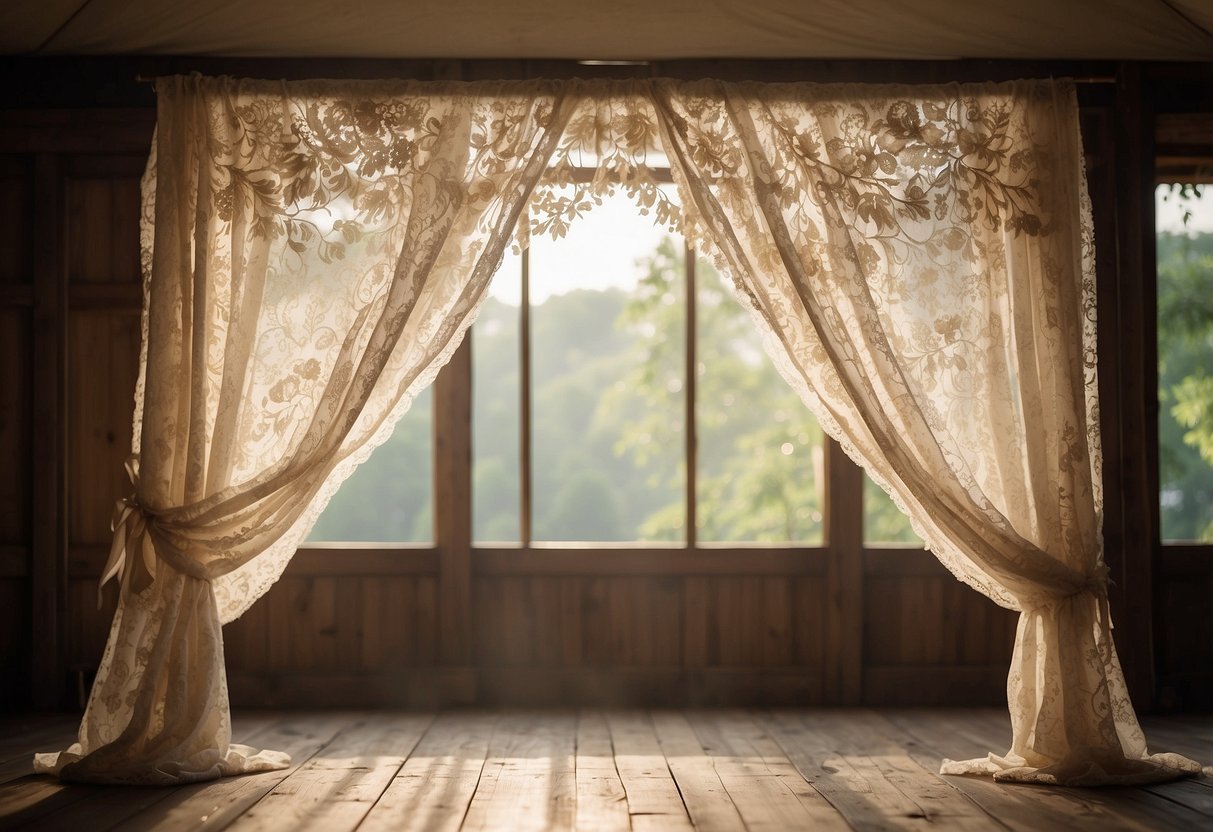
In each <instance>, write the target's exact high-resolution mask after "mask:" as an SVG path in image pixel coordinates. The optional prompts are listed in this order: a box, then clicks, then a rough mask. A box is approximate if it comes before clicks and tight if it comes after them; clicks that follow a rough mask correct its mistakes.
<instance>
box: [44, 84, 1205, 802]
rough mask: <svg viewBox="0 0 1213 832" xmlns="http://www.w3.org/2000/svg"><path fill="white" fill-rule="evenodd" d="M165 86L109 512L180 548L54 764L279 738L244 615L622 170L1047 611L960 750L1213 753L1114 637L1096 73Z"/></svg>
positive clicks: (1098, 765)
mask: <svg viewBox="0 0 1213 832" xmlns="http://www.w3.org/2000/svg"><path fill="white" fill-rule="evenodd" d="M158 93H159V98H160V118H159V124H158V128H157V139H156V147H155V149H154V153H153V156H152V160H151V162H150V163H149V169H148V176H147V177H146V180H145V191H144V208H145V222H144V225H143V231H144V258H145V259H144V266H145V298H146V302H145V312H144V328H145V330H144V331H145V338H144V346H143V356H142V359H141V361H142V367H141V374H140V382H139V388H138V390H137V405H136V424H135V438H134V449H135V451H136V453H137V454H138V455H139V463H140V474H139V477H138V478H137V482H136V488H135V497H134V498H133V500H132V504H133V505H134V506H136V507H137V513H138V515H139V521H140V523H141V524H140V525H138V526H131V527H129V528H120V529H119V530H118V534H119V535H120V536H121V539H123V540H125V541H127V542H128V545H131V546H132V548H138V546H139V545H141V543H142V542H141V541H139V540H135V539H134V538H138V537H140V536H141V535H143V534H146V535H148V536H150V539H151V541H152V543H153V544H154V548H155V553H156V556H157V559H158V560H159V561H160V565H159V568H158V569H156V573H157V574H155V575H153V578H152V580H151V582H150V585H145V583H146V579H145V578H141V579H140V580H139V582H138V583H134V582H133V580H132V578H133V575H134V571H133V570H130V569H125V568H124V567H125V558H126V557H127V554H126V553H125V552H124V550H123V547H122V546H116V547H115V551H114V555H113V557H114V562H113V564H112V566H113V567H114V571H115V572H117V573H118V574H121V575H122V579H123V582H124V591H123V595H122V601H121V604H120V607H119V613H118V615H117V616H116V618H115V622H114V626H113V629H112V631H111V636H110V642H109V645H108V647H107V651H106V654H105V658H104V660H103V662H102V666H101V668H100V672H99V675H98V679H97V683H96V685H95V686H94V690H93V694H92V697H91V699H90V704H89V710H88V712H87V713H86V715H85V720H84V723H83V725H82V726H81V733H80V742H79V744H78V746H77V747H73V749H71V750H70V751H69V752H66V753H64V754H63V755H60V757H59V758H55V757H53V756H49V757H45V758H40V759H39V761H38V765H39V768H40V770H44V771H59V772H60V773H61V774H62V775H63V776H73V777H77V778H79V779H109V780H111V781H121V782H169V781H171V782H183V781H186V780H190V779H202V778H205V777H212V776H219V775H220V774H228V773H234V772H238V771H245V770H257V767H258V766H260V767H263V768H264V767H266V766H276V765H283V764H285V762H284V761H283V760H282V759H280V758H276V757H274V756H273V755H272V754H271V753H270V752H265V753H263V754H261V755H257V754H255V753H252V752H251V750H248V749H236V747H234V746H230V745H229V739H230V732H229V731H228V728H227V697H226V685H225V681H224V672H223V662H222V638H221V631H220V622H226V621H230V620H232V619H234V618H236V617H238V616H239V615H240V614H241V613H243V612H244V610H246V609H247V608H248V606H249V605H250V604H252V602H253V601H254V600H256V598H258V597H259V596H260V595H261V594H263V593H264V592H265V591H266V590H267V589H268V588H269V586H270V585H271V584H272V583H273V582H274V581H275V580H276V579H277V578H278V576H279V575H280V574H281V572H282V570H283V568H284V567H285V565H286V563H287V562H288V561H289V559H290V557H291V555H292V554H293V552H294V550H295V548H296V547H297V546H298V545H299V543H300V542H301V541H302V540H303V539H304V537H305V536H306V534H307V532H308V530H309V529H310V527H311V525H312V524H313V523H314V521H315V519H316V517H317V516H318V515H319V514H320V512H321V511H322V510H323V509H324V507H325V505H326V504H327V503H328V501H329V499H330V498H331V497H332V495H333V494H334V493H335V492H336V490H337V488H338V486H339V485H340V484H341V482H342V481H343V480H344V479H345V478H346V477H347V476H348V475H349V474H350V473H351V472H352V470H353V469H354V468H355V467H356V466H357V465H358V464H359V463H360V462H361V461H363V460H364V459H366V458H367V456H369V454H370V452H371V451H372V450H373V448H374V447H375V446H377V445H378V444H380V443H381V442H383V441H384V440H386V438H387V437H388V435H389V434H390V432H391V430H392V427H393V425H394V424H395V422H396V421H397V420H398V419H399V418H400V416H401V415H402V414H403V413H404V412H405V410H406V409H407V408H408V406H409V403H410V402H411V401H412V399H413V397H414V396H415V395H416V393H417V392H418V391H419V390H421V389H422V388H423V387H424V386H425V385H427V384H428V383H430V381H432V380H433V378H434V377H435V375H436V374H437V372H438V370H439V369H440V368H441V367H442V365H443V364H444V363H445V362H446V361H447V360H448V359H449V357H450V355H451V354H452V353H453V352H454V350H455V349H456V347H457V346H458V344H459V342H460V340H461V339H462V337H463V333H464V332H465V331H466V329H467V327H468V326H470V324H471V323H472V321H473V320H474V319H475V316H476V313H477V310H478V308H479V304H480V302H481V300H482V299H483V297H484V295H485V288H486V286H487V284H488V281H489V279H490V277H491V275H492V273H493V271H494V270H495V268H496V266H497V265H498V263H499V262H500V259H501V257H502V254H503V252H504V249H505V246H507V245H509V244H510V240H511V238H514V237H515V236H516V237H517V242H518V244H520V245H525V244H526V240H527V239H528V237H529V236H530V235H532V234H552V235H555V236H560V235H561V234H563V233H564V231H565V230H566V229H567V227H568V224H569V223H570V222H573V221H575V220H576V218H577V217H578V216H580V215H582V214H584V213H585V212H586V211H588V210H591V209H592V208H593V206H594V205H595V204H596V203H597V202H598V201H600V199H601V197H602V195H603V194H605V193H606V192H608V191H610V190H612V189H614V188H623V189H624V190H625V191H626V192H627V193H628V194H629V195H630V196H631V197H632V198H633V199H634V200H635V201H636V202H637V204H638V205H639V206H640V208H641V210H642V211H644V212H646V213H649V214H651V215H652V216H653V217H654V219H655V221H657V222H659V223H662V224H665V225H667V226H670V227H673V228H680V229H681V230H683V231H684V232H685V233H687V234H688V235H689V236H691V237H693V238H696V239H699V240H701V241H703V242H704V243H706V245H707V247H708V249H709V250H710V252H711V253H712V255H713V256H714V257H715V259H716V261H717V264H718V266H719V267H720V268H721V269H722V271H723V272H724V273H725V274H728V275H730V276H731V278H732V281H733V284H734V286H735V288H736V290H737V292H738V293H739V295H740V297H741V299H742V300H743V302H744V303H745V304H746V305H747V306H748V307H749V308H750V309H751V310H752V312H753V317H754V320H755V323H756V325H757V326H758V327H759V329H760V330H761V331H762V332H763V333H764V337H765V341H766V345H767V349H768V352H769V353H770V354H771V356H772V358H773V359H774V360H775V361H776V363H777V365H778V366H779V368H780V370H781V372H782V373H783V374H784V376H785V377H786V378H787V380H788V381H789V383H790V384H792V386H793V387H794V388H795V389H796V390H797V391H798V392H799V393H800V395H801V397H802V398H803V399H804V401H805V402H806V404H807V405H808V406H809V407H810V408H811V409H812V410H813V411H814V412H815V414H816V415H817V417H818V420H819V421H820V423H821V424H822V426H823V428H824V429H825V430H827V431H828V432H829V433H830V434H831V435H832V436H834V437H835V438H836V439H837V440H838V441H839V442H840V443H842V445H843V447H844V448H845V449H846V451H847V452H848V453H849V454H850V455H851V456H852V457H854V458H855V459H856V460H857V461H858V462H860V464H862V465H864V467H866V468H867V469H868V470H869V472H870V473H871V474H872V476H873V478H874V479H875V480H876V481H877V482H878V483H879V484H880V485H881V486H882V487H884V488H885V489H886V490H887V491H888V492H889V493H890V494H891V495H892V496H893V498H894V500H895V501H896V502H897V504H898V505H899V506H900V507H901V508H902V509H903V510H904V511H906V512H907V513H908V514H909V515H910V516H911V518H912V519H913V521H914V524H915V528H916V529H917V530H918V532H919V534H920V535H921V536H922V537H923V538H924V540H926V541H927V543H928V545H929V546H930V548H931V549H932V550H933V551H934V552H935V553H936V554H937V555H938V556H939V558H940V559H941V560H942V561H943V562H944V564H945V565H947V567H948V568H949V569H950V570H952V572H954V573H955V574H956V575H957V576H958V577H959V578H960V579H962V580H964V581H966V582H967V583H969V584H970V585H972V586H974V587H976V588H977V589H979V590H980V591H982V592H984V593H985V594H987V595H989V596H990V597H991V598H993V599H994V600H996V601H998V602H999V603H1001V604H1003V605H1005V606H1008V607H1012V608H1016V609H1020V610H1022V618H1021V624H1020V630H1019V636H1018V639H1017V645H1016V652H1015V658H1014V661H1013V664H1012V668H1011V674H1010V680H1009V687H1008V691H1009V698H1010V707H1011V711H1012V721H1013V725H1014V728H1015V740H1014V745H1013V747H1012V749H1011V751H1010V752H1009V753H1008V754H1007V755H1005V756H1003V757H991V758H990V759H989V760H983V761H970V762H968V763H948V764H946V765H945V771H948V772H954V773H955V772H963V773H979V772H980V773H995V776H998V777H1004V778H1013V779H1026V780H1037V781H1047V782H1068V783H1093V782H1120V781H1129V782H1140V781H1144V780H1150V779H1165V778H1168V777H1172V776H1175V774H1176V773H1177V772H1184V771H1190V770H1192V767H1193V766H1195V764H1194V763H1191V761H1185V760H1183V759H1182V758H1173V757H1168V758H1162V757H1154V758H1149V757H1147V754H1146V747H1145V741H1144V738H1143V737H1142V735H1141V732H1140V729H1139V728H1138V727H1137V722H1136V718H1135V717H1134V715H1133V710H1132V706H1131V705H1130V703H1129V699H1128V695H1127V693H1126V691H1125V687H1124V682H1123V679H1122V678H1121V673H1120V668H1119V664H1118V662H1117V659H1116V654H1115V648H1114V646H1113V643H1112V640H1111V621H1110V618H1109V616H1108V614H1107V602H1106V590H1105V585H1104V584H1105V578H1104V570H1103V566H1102V561H1101V549H1102V546H1101V541H1100V536H1099V535H1100V517H1101V511H1102V496H1101V494H1100V491H1099V470H1100V460H1099V442H1098V440H1099V436H1098V414H1097V410H1096V408H1097V396H1096V390H1095V353H1094V344H1095V330H1094V327H1095V318H1094V308H1095V307H1094V268H1093V256H1092V245H1091V224H1090V218H1089V205H1088V204H1087V201H1086V199H1087V197H1086V186H1085V181H1084V180H1083V178H1082V177H1083V174H1082V154H1081V147H1080V143H1079V137H1078V129H1077V108H1076V105H1075V101H1074V93H1073V88H1072V86H1071V85H1069V84H1067V83H1064V82H1058V83H1054V82H1019V83H1014V84H1001V85H969V86H955V85H953V86H940V87H922V88H915V87H868V86H849V85H834V86H820V85H811V84H787V85H760V84H725V83H720V82H712V81H702V82H695V83H682V82H675V81H669V80H661V79H658V80H651V81H634V82H567V83H554V82H517V83H476V84H463V83H454V82H452V83H437V84H432V83H416V82H325V81H316V82H299V83H272V82H248V81H233V80H231V79H205V78H199V77H192V78H167V79H162V80H161V81H160V82H159V85H158ZM660 154H665V156H667V157H668V164H669V167H670V169H671V172H672V174H673V177H674V181H675V183H676V186H677V187H678V188H679V190H680V202H681V205H682V206H683V207H682V208H681V209H679V208H677V207H676V206H675V203H674V202H673V201H672V200H670V199H669V198H668V197H667V196H666V194H665V193H664V192H663V191H662V188H661V187H660V185H659V183H658V182H657V180H656V178H655V177H654V175H653V172H652V169H651V168H652V166H653V165H654V164H655V162H654V160H657V159H659V158H660ZM524 215H525V216H526V221H525V222H522V223H520V222H519V219H520V217H522V216H524ZM132 513H133V512H127V515H124V516H128V515H130V514H132ZM134 529H139V530H140V531H137V532H136V531H133V530H134ZM143 529H146V531H142V530H143ZM152 566H153V567H154V566H156V564H153V565H152ZM108 571H110V570H109V569H107V572H108ZM182 641H184V642H185V643H186V647H188V650H179V649H176V648H174V647H173V645H174V644H176V645H177V647H180V646H181V645H180V642H182ZM182 655H188V656H190V657H191V661H192V662H193V665H192V666H191V667H190V668H188V670H189V673H190V674H191V678H192V679H194V680H196V679H199V678H203V679H209V680H210V683H211V684H210V687H211V689H210V690H209V691H207V692H206V695H205V696H202V695H199V694H197V693H196V692H191V691H188V690H187V688H188V687H189V686H188V685H186V674H185V670H184V669H183V668H181V667H179V666H178V663H179V662H180V661H181V656H182ZM195 686H196V682H195ZM166 734H169V735H171V736H172V740H173V741H172V742H171V743H165V742H163V737H164V736H165V735H166ZM150 737H158V738H159V739H157V741H156V742H152V741H151V740H150V739H149V738H150ZM233 749H234V750H233ZM65 766H66V767H65ZM1135 778H1136V779H1135Z"/></svg>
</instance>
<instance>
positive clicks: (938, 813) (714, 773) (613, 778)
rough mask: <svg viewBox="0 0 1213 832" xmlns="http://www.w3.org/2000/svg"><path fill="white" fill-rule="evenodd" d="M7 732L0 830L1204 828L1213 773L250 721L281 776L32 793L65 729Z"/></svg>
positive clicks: (640, 732)
mask: <svg viewBox="0 0 1213 832" xmlns="http://www.w3.org/2000/svg"><path fill="white" fill-rule="evenodd" d="M0 724H2V723H0ZM8 724H11V725H13V726H14V733H13V734H12V735H6V736H2V737H0V776H3V774H2V773H3V772H5V771H9V770H10V769H11V770H12V771H13V772H14V776H13V777H12V779H10V780H9V781H8V782H0V829H10V828H29V829H38V830H52V832H53V831H54V830H69V832H78V831H79V830H81V829H88V830H90V832H92V830H109V829H120V830H150V829H156V830H167V832H176V831H177V830H194V829H201V830H231V832H236V830H241V831H242V832H249V830H253V831H255V832H268V831H269V830H285V829H291V830H296V829H298V830H319V832H329V830H334V832H342V830H347V831H349V832H352V831H353V830H358V832H382V831H383V830H427V832H428V830H449V832H457V831H458V830H462V829H466V830H504V829H509V830H528V829H544V830H547V829H552V830H572V829H585V830H593V832H598V830H607V831H608V832H623V830H638V832H654V831H655V830H688V829H692V828H694V829H708V830H747V832H765V830H785V829H787V830H792V829H814V830H818V829H820V830H825V831H826V832H829V830H844V829H855V830H861V831H862V832H867V830H897V831H898V832H904V830H927V829H929V830H931V832H936V831H937V830H938V832H970V830H994V832H1060V831H1061V830H1066V831H1067V832H1069V830H1093V832H1146V831H1147V830H1151V831H1153V830H1185V832H1186V830H1190V829H1213V777H1211V776H1210V774H1213V770H1208V769H1207V770H1206V774H1205V776H1203V777H1197V778H1191V779H1188V780H1183V781H1180V782H1176V783H1166V784H1161V785H1157V786H1150V787H1146V788H1107V789H1065V788H1051V787H1040V786H1022V785H1018V786H1017V785H1009V784H1000V783H995V782H994V781H992V780H990V779H987V778H979V777H942V776H940V775H939V774H938V773H937V772H938V770H939V764H940V760H941V758H942V757H944V756H950V757H953V758H967V757H979V756H983V755H984V754H986V753H987V752H990V751H994V752H996V753H1002V752H1003V751H1005V750H1006V746H1007V744H1008V742H1009V738H1010V726H1009V724H1008V721H1007V716H1006V713H1005V712H1004V711H1000V710H995V709H947V710H943V709H935V710H881V711H878V710H872V709H852V710H830V709H816V710H807V709H782V710H774V711H755V710H749V711H747V710H667V711H653V712H644V711H607V712H603V711H597V710H586V711H582V712H581V713H579V714H575V713H573V712H569V711H470V712H448V713H443V714H440V715H438V716H436V717H434V716H431V715H428V714H423V713H407V712H387V711H383V712H373V713H367V712H347V713H333V712H289V713H262V714H251V715H245V716H239V717H238V718H237V720H236V723H235V726H234V731H233V736H234V738H235V740H236V741H237V742H244V743H246V744H249V745H253V746H258V747H263V748H275V749H280V750H283V751H287V752H288V753H290V754H292V756H293V766H292V767H291V768H290V769H287V770H285V771H279V772H267V773H264V774H258V775H250V776H247V777H235V778H227V779H224V780H219V781H216V782H212V783H202V784H195V785H190V786H181V787H175V788H129V787H99V786H73V785H63V784H60V783H59V782H58V781H56V780H54V779H53V778H49V777H36V776H33V775H32V774H29V773H28V771H29V769H28V768H21V766H26V767H28V765H29V759H30V757H31V755H32V753H33V752H34V751H35V750H45V749H47V748H53V747H62V744H63V742H64V741H65V740H68V739H70V737H71V733H72V732H73V731H74V727H75V719H74V718H51V719H45V718H39V719H32V720H28V721H18V722H10V723H8ZM1147 735H1148V736H1150V737H1151V741H1152V743H1153V744H1154V745H1155V746H1156V747H1157V748H1158V749H1163V750H1174V751H1177V752H1179V753H1182V754H1186V755H1187V756H1190V757H1193V758H1195V759H1198V760H1200V761H1201V762H1204V763H1208V762H1210V761H1213V723H1211V722H1210V721H1209V720H1208V719H1207V718H1202V717H1169V718H1155V719H1153V720H1151V721H1150V722H1148V723H1147ZM6 766H9V768H6Z"/></svg>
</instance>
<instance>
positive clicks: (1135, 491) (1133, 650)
mask: <svg viewBox="0 0 1213 832" xmlns="http://www.w3.org/2000/svg"><path fill="white" fill-rule="evenodd" d="M1150 94H1151V92H1150V90H1147V89H1146V88H1145V87H1144V86H1143V84H1142V77H1141V66H1140V65H1139V64H1136V63H1126V64H1122V65H1121V69H1120V72H1119V74H1118V80H1117V85H1116V102H1115V115H1116V165H1115V167H1116V172H1117V175H1116V192H1115V197H1116V201H1115V205H1116V250H1117V254H1118V262H1117V281H1116V286H1117V293H1118V301H1117V310H1116V311H1117V320H1116V321H1115V323H1116V327H1115V330H1114V331H1109V330H1108V329H1106V328H1104V329H1101V338H1100V341H1099V350H1100V357H1101V360H1102V357H1103V350H1104V348H1105V346H1106V345H1107V343H1108V340H1111V339H1115V340H1116V341H1117V342H1118V343H1119V353H1120V354H1119V371H1120V379H1119V382H1120V387H1119V391H1118V393H1119V395H1118V396H1117V398H1116V399H1114V400H1113V404H1114V406H1118V407H1119V410H1120V424H1119V430H1120V432H1119V437H1118V439H1119V447H1118V446H1117V445H1116V444H1113V443H1109V444H1107V445H1105V447H1104V458H1105V459H1107V458H1108V456H1110V455H1113V454H1115V455H1118V457H1119V465H1120V468H1119V474H1120V481H1119V483H1116V484H1115V485H1118V486H1119V488H1118V489H1116V490H1108V491H1106V492H1105V516H1112V518H1113V519H1112V520H1111V521H1110V522H1111V523H1114V524H1117V525H1119V527H1120V528H1119V535H1118V536H1119V542H1120V546H1119V548H1118V549H1112V550H1109V551H1108V553H1107V554H1108V566H1109V567H1110V569H1111V570H1112V573H1111V578H1112V582H1113V583H1112V587H1111V591H1110V593H1109V594H1110V600H1111V604H1112V615H1113V618H1114V619H1118V620H1120V621H1122V622H1132V626H1122V627H1118V628H1117V629H1116V630H1115V639H1116V646H1117V650H1118V652H1119V654H1120V658H1121V664H1122V666H1123V668H1124V673H1125V681H1126V682H1127V684H1128V687H1129V693H1130V695H1131V696H1132V697H1133V700H1134V702H1135V703H1136V704H1137V706H1138V707H1139V708H1140V709H1142V710H1147V711H1148V710H1150V708H1151V707H1152V704H1153V697H1154V650H1153V619H1154V616H1153V586H1152V576H1153V564H1154V560H1155V557H1156V553H1157V551H1158V548H1159V513H1158V344H1157V327H1158V320H1157V296H1156V293H1157V275H1156V264H1155V228H1154V193H1153V191H1154V143H1153V138H1154V128H1153V113H1152V112H1151V110H1150ZM1100 322H1101V324H1105V325H1106V324H1107V323H1109V322H1108V321H1107V320H1106V318H1105V317H1104V311H1103V310H1102V309H1101V310H1100ZM1101 380H1102V378H1101ZM1105 401H1106V400H1105Z"/></svg>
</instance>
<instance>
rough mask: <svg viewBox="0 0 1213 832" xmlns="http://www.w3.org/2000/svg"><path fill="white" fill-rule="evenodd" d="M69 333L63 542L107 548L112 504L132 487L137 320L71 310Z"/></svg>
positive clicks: (129, 316)
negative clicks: (128, 462)
mask: <svg viewBox="0 0 1213 832" xmlns="http://www.w3.org/2000/svg"><path fill="white" fill-rule="evenodd" d="M68 334H69V341H68V362H67V364H68V390H67V394H68V466H67V470H68V479H67V503H68V539H69V542H70V545H73V546H74V545H76V544H86V545H87V544H92V545H99V546H102V547H108V546H109V543H110V539H111V532H110V520H111V517H112V514H113V511H114V505H115V503H116V501H117V500H119V499H121V498H123V497H126V496H128V495H129V494H130V493H131V489H132V485H131V482H130V480H129V479H128V478H127V474H126V468H125V463H126V459H127V457H129V456H130V453H131V420H132V418H133V416H134V408H135V402H134V392H135V380H136V377H137V375H138V370H139V342H140V333H139V315H138V313H137V312H75V311H74V312H72V313H71V314H70V318H69V324H68Z"/></svg>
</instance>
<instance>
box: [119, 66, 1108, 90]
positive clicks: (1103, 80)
mask: <svg viewBox="0 0 1213 832" xmlns="http://www.w3.org/2000/svg"><path fill="white" fill-rule="evenodd" d="M579 63H584V62H579ZM156 77H157V76H155V75H142V74H141V75H136V76H135V83H136V84H153V85H154V84H155V83H156ZM1063 77H1064V76H1063ZM1070 80H1071V81H1073V82H1074V83H1075V84H1084V85H1088V84H1091V85H1093V84H1115V83H1116V76H1115V75H1083V76H1079V77H1074V78H1071V79H1070Z"/></svg>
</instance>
